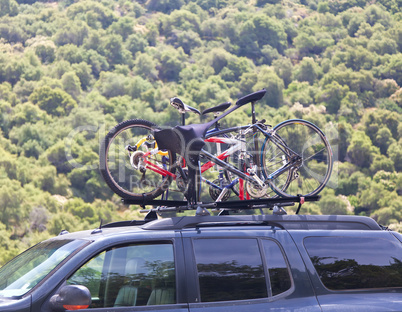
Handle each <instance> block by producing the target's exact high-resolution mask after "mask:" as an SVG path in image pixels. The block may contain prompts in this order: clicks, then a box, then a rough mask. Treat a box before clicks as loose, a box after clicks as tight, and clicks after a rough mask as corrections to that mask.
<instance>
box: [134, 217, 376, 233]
mask: <svg viewBox="0 0 402 312" xmlns="http://www.w3.org/2000/svg"><path fill="white" fill-rule="evenodd" d="M234 225H239V226H241V225H249V226H252V225H256V226H258V225H262V226H271V227H279V228H281V229H286V230H382V228H381V227H380V226H379V225H378V223H377V222H375V221H374V220H373V219H371V218H369V217H362V216H347V215H282V216H278V215H237V216H207V217H206V216H194V217H174V218H166V219H159V220H155V221H153V222H149V223H146V224H144V225H143V226H141V228H142V229H144V230H181V229H184V228H200V227H211V226H234Z"/></svg>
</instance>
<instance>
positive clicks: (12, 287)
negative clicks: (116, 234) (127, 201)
mask: <svg viewBox="0 0 402 312" xmlns="http://www.w3.org/2000/svg"><path fill="white" fill-rule="evenodd" d="M85 244H87V242H85V241H81V240H68V239H55V240H47V241H44V242H42V243H39V244H37V245H35V246H34V247H32V248H30V249H28V250H26V251H25V252H23V253H22V254H20V255H19V256H17V257H15V258H14V259H13V260H11V261H10V262H8V263H7V264H6V265H5V266H3V267H2V268H1V269H0V297H13V298H15V297H19V296H22V295H24V294H26V293H27V292H28V291H30V290H31V289H32V288H34V287H35V286H36V285H38V284H39V283H40V282H41V281H42V280H43V279H45V278H46V276H48V274H49V273H50V272H52V271H53V270H54V269H55V268H56V267H57V266H58V265H59V264H60V263H61V262H63V261H64V260H65V259H67V258H68V257H70V256H71V255H72V254H73V253H74V252H76V251H77V250H79V249H80V248H82V247H83V246H84V245H85Z"/></svg>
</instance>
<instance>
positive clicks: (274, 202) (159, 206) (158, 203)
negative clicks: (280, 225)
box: [122, 195, 320, 215]
mask: <svg viewBox="0 0 402 312" xmlns="http://www.w3.org/2000/svg"><path fill="white" fill-rule="evenodd" d="M319 199H320V196H319V195H314V196H292V197H277V198H264V199H252V200H235V201H223V202H211V203H197V204H189V203H188V202H187V201H178V200H148V201H147V200H145V199H140V200H133V199H123V200H122V201H123V203H124V204H126V205H139V206H141V207H142V208H143V210H142V211H141V212H153V211H155V212H165V211H178V212H181V211H185V210H196V215H209V213H208V211H207V210H206V209H209V208H211V209H216V210H222V211H221V213H222V214H224V215H226V214H228V212H229V211H231V210H232V211H233V210H234V211H238V210H249V209H262V208H269V209H274V208H275V207H283V206H291V205H294V204H295V203H298V204H299V206H298V208H297V210H296V214H298V213H299V211H300V208H301V206H302V205H303V204H304V203H305V202H310V201H318V200H319ZM148 205H152V206H154V207H156V208H151V209H145V206H148Z"/></svg>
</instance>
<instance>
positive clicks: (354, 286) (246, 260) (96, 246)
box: [0, 215, 402, 312]
mask: <svg viewBox="0 0 402 312" xmlns="http://www.w3.org/2000/svg"><path fill="white" fill-rule="evenodd" d="M65 310H79V311H84V310H91V311H103V312H106V311H108V312H111V311H183V312H188V311H190V312H193V311H194V312H198V311H199V312H201V311H208V312H210V311H222V312H224V311H225V312H226V311H231V312H236V311H253V312H256V311H365V312H367V311H402V246H401V235H400V234H398V233H396V232H392V231H388V230H384V229H383V228H382V227H380V226H379V225H378V224H377V223H376V222H375V221H374V220H372V219H370V218H367V217H357V216H306V215H283V216H278V215H265V216H264V215H258V216H256V215H246V216H245V215H234V216H199V217H175V218H167V219H158V220H146V221H130V222H128V221H127V222H118V223H112V224H108V225H105V226H102V227H101V228H100V229H96V230H93V231H84V232H77V233H71V234H70V233H67V232H62V233H60V235H59V236H58V237H55V238H52V239H49V240H47V241H44V242H42V243H39V244H38V245H36V246H34V247H32V248H30V249H28V250H27V251H25V252H24V253H22V254H21V255H19V256H18V257H16V258H15V259H14V260H12V261H11V262H9V263H8V264H6V265H5V266H4V267H2V268H1V269H0V311H20V312H22V311H27V312H28V311H30V312H37V311H44V312H45V311H46V312H47V311H65Z"/></svg>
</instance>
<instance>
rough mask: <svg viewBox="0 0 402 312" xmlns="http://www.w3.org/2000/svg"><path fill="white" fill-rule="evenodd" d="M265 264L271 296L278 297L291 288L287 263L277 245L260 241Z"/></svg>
mask: <svg viewBox="0 0 402 312" xmlns="http://www.w3.org/2000/svg"><path fill="white" fill-rule="evenodd" d="M262 245H263V248H264V255H265V259H266V262H267V269H268V275H269V280H270V285H271V292H272V296H276V295H279V294H281V293H283V292H285V291H287V290H288V289H290V287H291V286H292V280H291V277H290V273H289V269H288V265H287V262H286V260H285V258H284V256H283V253H282V251H281V249H280V248H279V246H278V244H277V243H275V242H274V241H272V240H262Z"/></svg>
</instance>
